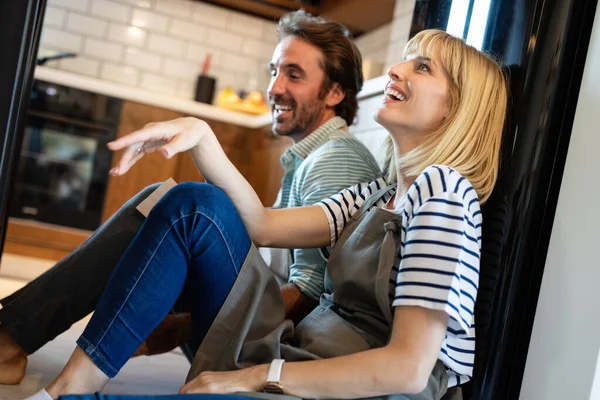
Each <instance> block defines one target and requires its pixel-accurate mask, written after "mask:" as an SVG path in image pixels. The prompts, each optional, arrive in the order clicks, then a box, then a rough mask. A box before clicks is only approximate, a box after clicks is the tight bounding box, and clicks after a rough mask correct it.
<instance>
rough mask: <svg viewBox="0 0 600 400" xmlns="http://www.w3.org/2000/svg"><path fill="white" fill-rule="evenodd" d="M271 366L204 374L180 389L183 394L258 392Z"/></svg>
mask: <svg viewBox="0 0 600 400" xmlns="http://www.w3.org/2000/svg"><path fill="white" fill-rule="evenodd" d="M268 370H269V365H268V364H264V365H257V366H255V367H250V368H245V369H240V370H237V371H226V372H208V371H207V372H202V373H201V374H200V375H198V376H197V377H196V378H194V379H193V380H191V381H189V382H188V383H186V384H185V385H183V386H182V388H181V389H179V393H181V394H191V393H223V394H226V393H236V392H258V391H260V390H261V389H262V387H263V385H264V384H265V382H266V380H267V372H268Z"/></svg>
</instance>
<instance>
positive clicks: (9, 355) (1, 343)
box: [0, 325, 28, 365]
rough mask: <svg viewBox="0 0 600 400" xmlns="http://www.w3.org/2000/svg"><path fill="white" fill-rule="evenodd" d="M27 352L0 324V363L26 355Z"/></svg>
mask: <svg viewBox="0 0 600 400" xmlns="http://www.w3.org/2000/svg"><path fill="white" fill-rule="evenodd" d="M27 356H28V354H27V353H25V352H24V351H23V349H21V346H19V345H18V344H17V343H16V342H15V341H14V340H13V338H12V337H10V335H9V334H8V333H6V331H5V330H4V328H2V325H0V365H1V364H4V362H6V361H9V360H12V359H14V358H15V357H27Z"/></svg>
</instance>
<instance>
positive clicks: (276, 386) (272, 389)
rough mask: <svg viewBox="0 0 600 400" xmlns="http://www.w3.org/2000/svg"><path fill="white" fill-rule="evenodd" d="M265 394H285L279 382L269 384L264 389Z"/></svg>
mask: <svg viewBox="0 0 600 400" xmlns="http://www.w3.org/2000/svg"><path fill="white" fill-rule="evenodd" d="M263 392H265V393H274V394H283V387H282V386H281V384H280V383H278V382H267V383H266V384H265V387H264V388H263Z"/></svg>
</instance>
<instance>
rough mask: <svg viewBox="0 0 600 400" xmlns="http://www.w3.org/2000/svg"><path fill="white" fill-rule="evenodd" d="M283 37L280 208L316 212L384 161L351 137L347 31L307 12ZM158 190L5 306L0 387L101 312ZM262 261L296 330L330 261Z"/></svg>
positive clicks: (0, 311) (355, 85)
mask: <svg viewBox="0 0 600 400" xmlns="http://www.w3.org/2000/svg"><path fill="white" fill-rule="evenodd" d="M278 37H279V44H278V45H277V47H276V49H275V51H274V53H273V58H272V60H271V62H270V63H269V70H270V72H271V76H272V78H271V83H270V85H269V89H268V95H269V100H270V104H271V110H272V113H273V132H274V133H275V134H277V135H282V136H289V137H290V138H292V139H293V140H294V141H295V144H294V145H293V146H292V147H291V148H290V149H289V150H287V151H286V152H285V153H284V154H283V156H282V157H281V162H282V164H283V167H284V170H285V174H284V178H283V181H282V188H281V190H280V192H279V196H278V200H277V203H276V205H275V207H294V206H303V205H311V204H314V203H316V202H318V201H320V200H321V199H324V198H327V197H329V196H331V195H332V194H334V193H337V192H338V191H340V190H342V189H345V188H347V187H349V186H352V185H354V184H356V183H357V182H369V181H372V180H374V179H376V178H377V177H378V176H379V175H380V171H379V167H378V165H377V162H376V161H375V159H374V158H373V156H372V155H371V153H370V152H369V151H368V150H367V148H366V147H364V146H363V145H362V144H361V143H360V142H359V141H358V140H357V139H356V138H354V137H353V136H352V135H351V134H350V133H349V132H348V129H347V127H348V125H350V124H351V123H352V121H353V120H354V117H355V115H356V111H357V109H358V102H357V99H356V95H357V93H358V91H359V90H360V89H361V87H362V83H363V79H362V67H361V56H360V53H359V51H358V49H357V47H356V46H355V45H354V43H353V42H352V41H351V40H350V38H349V34H348V31H347V30H346V29H345V28H344V27H343V26H342V25H340V24H337V23H334V22H329V21H326V20H324V19H321V18H317V17H312V16H310V15H308V14H306V13H304V12H303V11H299V12H295V13H290V14H287V15H285V16H284V17H282V19H281V20H280V22H279V27H278ZM155 187H156V186H152V187H149V188H146V189H145V190H143V191H142V192H140V193H138V195H136V196H135V197H134V198H132V199H131V200H130V201H129V202H128V203H126V204H125V205H124V206H123V207H122V208H121V209H120V210H119V211H117V213H115V215H113V216H112V217H111V219H110V220H108V221H107V222H106V223H105V224H104V225H103V226H101V227H100V228H98V230H97V231H96V232H95V233H94V234H93V235H92V236H91V237H90V239H89V240H88V241H86V242H85V243H84V244H83V245H82V246H81V247H80V248H78V249H77V250H75V251H74V252H73V253H71V254H70V255H69V256H68V257H66V258H65V259H63V260H61V261H60V262H59V263H57V264H56V266H54V267H53V268H52V269H50V270H49V271H48V272H46V273H45V274H43V275H42V276H40V277H39V278H37V279H36V280H34V281H32V282H31V283H29V284H28V285H27V286H25V287H24V288H23V289H21V290H19V291H18V292H16V293H14V294H13V295H11V296H9V297H7V298H5V299H2V300H1V301H0V303H1V306H0V384H15V383H18V382H20V381H21V380H22V379H23V377H24V375H25V367H26V364H27V355H29V354H32V353H33V352H35V351H37V350H38V349H39V348H40V347H42V346H43V345H44V344H46V343H47V342H48V341H50V340H52V339H54V338H55V337H56V336H57V335H59V334H60V333H62V332H64V331H66V330H67V329H69V327H70V326H71V325H72V324H73V323H74V322H76V321H78V320H79V319H81V318H83V317H84V316H85V315H87V314H89V313H90V312H92V311H93V310H94V308H95V306H96V304H97V302H98V300H99V298H100V296H101V295H102V292H103V289H104V287H105V286H106V284H107V282H108V280H109V278H110V276H111V274H112V272H113V270H114V268H115V267H116V265H117V263H118V261H119V259H120V258H121V256H122V254H123V253H124V252H125V250H126V248H127V246H128V245H129V243H130V242H131V241H132V240H133V238H134V237H135V235H136V233H137V231H138V230H139V228H140V227H141V225H142V223H143V218H142V217H141V215H139V214H138V212H137V211H136V207H137V205H138V204H139V203H140V202H141V201H143V200H144V199H145V198H146V197H147V196H148V195H149V194H150V193H151V192H152V191H153V190H154V189H155ZM262 253H263V254H265V258H266V259H267V260H266V261H267V262H268V263H269V262H270V265H271V266H272V268H273V270H274V272H275V273H276V274H277V275H278V276H279V277H280V278H281V279H282V280H283V283H284V284H283V285H282V286H281V292H282V295H283V297H284V300H285V304H286V311H287V313H288V317H290V318H291V319H293V320H294V321H296V322H298V321H299V320H300V319H301V318H302V317H303V316H304V315H305V314H306V313H307V312H308V311H310V310H311V309H312V308H313V307H314V305H315V304H316V302H317V300H318V298H319V297H320V295H321V293H322V292H323V291H324V272H325V259H324V257H323V256H322V255H321V252H320V250H318V249H293V250H286V251H283V252H281V251H277V250H270V251H269V250H268V249H266V250H264V251H263V252H262ZM288 275H289V276H288ZM286 282H287V283H286ZM182 297H183V298H182V299H180V300H181V303H182V304H185V294H184V295H183V296H182ZM2 306H3V307H4V308H1V307H2ZM184 310H185V306H183V308H182V311H184ZM190 322H191V321H190V317H189V314H188V313H180V314H174V315H171V316H169V317H167V319H165V321H163V323H162V324H161V325H160V326H159V327H158V328H157V329H156V330H155V331H154V333H153V334H152V335H150V337H149V338H147V339H146V341H145V342H144V344H143V345H142V347H141V348H140V349H139V350H138V352H137V353H136V354H137V355H140V354H157V353H161V352H165V351H168V350H170V349H172V348H174V347H175V346H177V345H181V344H185V343H187V342H188V340H189V338H190V335H191V323H190ZM187 355H188V357H193V354H189V353H188V354H187Z"/></svg>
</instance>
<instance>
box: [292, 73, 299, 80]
mask: <svg viewBox="0 0 600 400" xmlns="http://www.w3.org/2000/svg"><path fill="white" fill-rule="evenodd" d="M290 79H291V80H293V81H297V80H298V79H300V75H294V74H292V75H290Z"/></svg>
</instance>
